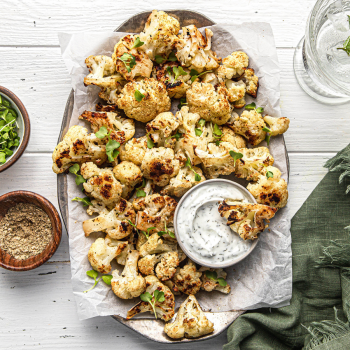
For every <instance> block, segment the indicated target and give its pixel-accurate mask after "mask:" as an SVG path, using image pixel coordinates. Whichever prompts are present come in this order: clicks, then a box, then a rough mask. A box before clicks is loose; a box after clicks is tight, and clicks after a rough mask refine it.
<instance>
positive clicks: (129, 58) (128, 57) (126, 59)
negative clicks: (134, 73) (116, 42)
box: [118, 53, 136, 73]
mask: <svg viewBox="0 0 350 350" xmlns="http://www.w3.org/2000/svg"><path fill="white" fill-rule="evenodd" d="M118 59H119V60H121V61H122V62H123V63H124V65H125V68H126V70H127V71H128V73H130V72H131V69H132V68H133V67H134V66H135V65H136V59H135V56H134V55H132V54H131V53H123V54H122V56H120V57H118Z"/></svg>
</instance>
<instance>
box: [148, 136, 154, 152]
mask: <svg viewBox="0 0 350 350" xmlns="http://www.w3.org/2000/svg"><path fill="white" fill-rule="evenodd" d="M147 147H148V148H150V149H151V148H153V147H154V142H153V140H152V139H151V137H150V136H149V135H148V134H147Z"/></svg>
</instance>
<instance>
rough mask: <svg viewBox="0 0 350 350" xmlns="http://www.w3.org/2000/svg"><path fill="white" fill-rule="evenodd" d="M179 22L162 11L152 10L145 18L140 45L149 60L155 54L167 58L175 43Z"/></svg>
mask: <svg viewBox="0 0 350 350" xmlns="http://www.w3.org/2000/svg"><path fill="white" fill-rule="evenodd" d="M179 30H180V23H179V22H178V21H177V20H176V19H175V18H174V17H171V16H169V15H168V14H167V13H165V12H164V11H157V10H153V11H152V13H151V14H150V15H149V17H148V18H147V22H146V24H145V28H144V30H143V32H141V33H140V39H141V41H143V42H144V44H143V45H142V46H141V48H142V50H144V51H145V52H146V54H147V55H148V57H149V58H150V59H151V60H155V58H156V56H157V55H158V56H161V57H163V58H167V57H168V55H169V54H170V52H171V50H172V49H173V47H174V45H175V44H176V43H177V41H178V38H177V36H176V35H177V34H178V32H179Z"/></svg>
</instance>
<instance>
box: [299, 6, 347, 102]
mask: <svg viewBox="0 0 350 350" xmlns="http://www.w3.org/2000/svg"><path fill="white" fill-rule="evenodd" d="M349 15H350V1H348V0H343V1H342V0H318V1H317V2H316V4H315V7H314V8H313V9H312V11H311V13H310V16H309V18H308V21H307V24H306V32H305V36H304V37H303V38H302V39H301V41H300V42H299V44H298V46H297V48H296V50H295V53H294V72H295V76H296V78H297V80H298V82H299V84H300V86H301V87H302V88H303V89H304V91H305V92H306V93H308V94H309V95H310V96H311V97H313V98H314V99H316V100H318V101H320V102H323V103H326V104H333V105H335V104H341V103H345V102H348V101H350V56H349V55H348V54H347V53H346V52H345V51H344V50H340V49H339V48H341V47H343V45H344V42H345V41H346V40H347V38H348V37H349V36H350V20H349V17H348V16H349Z"/></svg>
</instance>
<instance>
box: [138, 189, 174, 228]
mask: <svg viewBox="0 0 350 350" xmlns="http://www.w3.org/2000/svg"><path fill="white" fill-rule="evenodd" d="M176 205H177V202H176V200H175V199H173V198H171V197H169V196H161V195H160V194H158V193H155V194H152V195H149V196H147V197H140V198H137V199H135V200H134V201H133V206H134V209H135V210H136V211H137V229H138V230H142V231H147V229H148V228H150V227H155V231H157V232H158V231H163V230H164V227H165V224H166V225H167V226H170V224H171V223H172V222H173V218H174V213H175V209H176Z"/></svg>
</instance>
